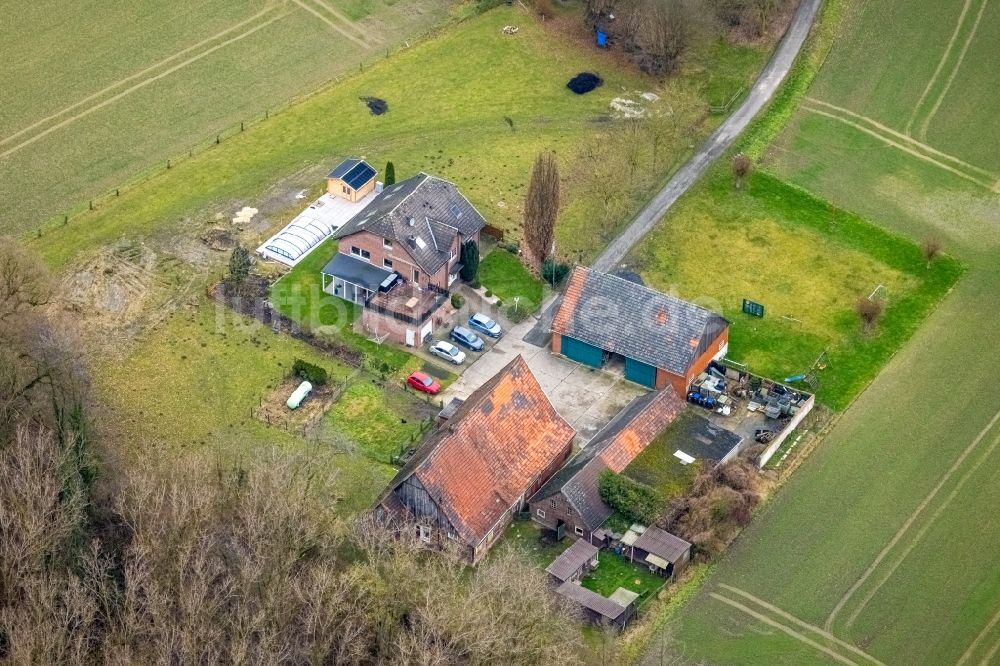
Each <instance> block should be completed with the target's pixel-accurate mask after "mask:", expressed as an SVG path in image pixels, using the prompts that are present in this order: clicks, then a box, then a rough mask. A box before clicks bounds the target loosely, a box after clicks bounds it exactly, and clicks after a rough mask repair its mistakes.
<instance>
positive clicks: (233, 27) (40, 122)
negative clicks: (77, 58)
mask: <svg viewBox="0 0 1000 666" xmlns="http://www.w3.org/2000/svg"><path fill="white" fill-rule="evenodd" d="M275 7H276V5H272V6H270V7H267V8H266V9H263V10H261V11H259V12H257V13H256V14H254V15H253V16H251V17H250V18H247V19H245V20H243V21H240V22H239V23H236V24H234V25H231V26H229V27H228V28H226V29H225V30H222V31H220V32H217V33H215V34H214V35H212V36H211V37H206V38H205V39H203V40H201V41H200V42H198V43H197V44H192V45H191V46H189V47H187V48H185V49H182V50H180V51H178V52H177V53H175V54H173V55H172V56H169V57H167V58H164V59H163V60H161V61H159V62H157V63H155V64H153V65H150V66H149V67H146V68H145V69H142V70H140V71H138V72H136V73H134V74H130V75H128V76H126V77H125V78H124V79H119V80H118V81H115V82H114V83H111V84H109V85H107V86H105V87H104V88H101V89H100V90H98V91H97V92H95V93H91V94H90V95H87V96H86V97H84V98H83V99H81V100H79V101H78V102H75V103H73V104H71V105H69V106H67V107H66V108H65V109H62V110H60V111H57V112H56V113H53V114H51V115H48V116H46V117H44V118H42V119H40V120H37V121H35V122H34V123H32V124H31V125H28V126H27V127H23V128H21V129H19V130H18V131H16V132H14V133H13V134H11V135H10V136H6V137H4V138H2V139H0V146H2V145H4V144H7V143H10V142H11V141H13V140H14V139H16V138H17V137H19V136H21V135H23V134H25V133H27V132H30V131H31V130H33V129H35V128H36V127H38V126H39V125H44V124H45V123H47V122H49V121H50V120H54V119H56V118H58V117H60V116H63V115H66V114H67V113H69V112H70V111H72V110H73V109H76V108H78V107H80V106H82V105H83V104H86V103H87V102H90V101H93V100H95V99H97V98H98V97H100V96H101V95H104V94H106V93H109V92H111V91H112V90H114V89H115V88H118V87H120V86H123V85H125V84H126V83H128V82H129V81H134V80H135V79H138V78H141V77H143V76H144V75H146V74H148V73H150V72H152V71H154V70H156V69H159V68H160V67H162V66H163V65H166V64H167V63H169V62H171V61H173V60H176V59H177V58H180V57H181V56H182V55H184V54H186V53H190V52H191V51H194V50H195V49H198V48H201V47H202V46H204V45H206V44H208V43H210V42H214V41H215V40H216V39H218V38H220V37H224V36H225V35H228V34H229V33H231V32H232V31H234V30H238V29H239V28H242V27H243V26H245V25H246V24H248V23H251V22H253V21H256V20H257V19H259V18H260V17H262V16H264V15H265V14H267V13H268V12H271V11H273V10H274V9H275Z"/></svg>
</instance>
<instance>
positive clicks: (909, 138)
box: [805, 97, 1000, 180]
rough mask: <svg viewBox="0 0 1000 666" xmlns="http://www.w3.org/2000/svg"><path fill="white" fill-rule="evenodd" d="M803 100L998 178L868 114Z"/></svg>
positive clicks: (993, 178)
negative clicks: (864, 114)
mask: <svg viewBox="0 0 1000 666" xmlns="http://www.w3.org/2000/svg"><path fill="white" fill-rule="evenodd" d="M805 101H806V102H810V103H812V104H818V105H820V106H822V107H825V108H827V109H830V110H832V111H835V112H838V113H841V114H843V115H846V116H849V117H851V118H855V119H857V120H860V121H862V122H865V123H868V124H869V125H871V126H872V127H873V128H875V129H878V130H880V131H882V132H885V133H886V134H889V135H891V136H893V137H895V138H897V139H900V140H902V141H905V142H907V143H909V144H910V145H912V146H914V147H915V148H917V149H919V150H923V151H925V152H928V153H931V154H932V155H936V156H937V157H940V158H943V159H946V160H949V161H951V162H953V163H954V164H957V165H958V166H961V167H963V168H966V169H968V170H969V171H974V172H976V173H978V174H980V175H982V176H985V177H987V178H989V179H991V180H997V179H1000V175H997V174H995V173H992V172H990V171H987V170H986V169H983V168H982V167H977V166H976V165H975V164H969V163H968V162H966V161H964V160H962V159H960V158H958V157H955V156H954V155H949V154H948V153H945V152H942V151H940V150H938V149H937V148H934V147H933V146H929V145H927V144H926V143H922V142H920V141H918V140H917V139H914V138H913V137H912V136H910V135H909V134H903V133H902V132H899V131H897V130H894V129H893V128H891V127H889V126H888V125H884V124H882V123H880V122H879V121H877V120H875V119H874V118H869V117H868V116H863V115H861V114H860V113H855V112H854V111H851V110H850V109H845V108H844V107H842V106H837V105H836V104H830V103H829V102H824V101H823V100H821V99H816V98H815V97H806V98H805Z"/></svg>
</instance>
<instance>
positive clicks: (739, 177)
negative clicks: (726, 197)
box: [731, 153, 753, 190]
mask: <svg viewBox="0 0 1000 666" xmlns="http://www.w3.org/2000/svg"><path fill="white" fill-rule="evenodd" d="M731 167H732V170H733V184H734V185H735V186H736V189H738V190H742V189H743V186H744V185H745V184H746V182H747V176H749V175H750V169H752V168H753V162H751V161H750V158H749V157H748V156H747V154H746V153H737V154H736V155H733V161H732V164H731Z"/></svg>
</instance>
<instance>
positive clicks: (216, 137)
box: [215, 134, 219, 145]
mask: <svg viewBox="0 0 1000 666" xmlns="http://www.w3.org/2000/svg"><path fill="white" fill-rule="evenodd" d="M215 145H219V135H218V134H216V135H215Z"/></svg>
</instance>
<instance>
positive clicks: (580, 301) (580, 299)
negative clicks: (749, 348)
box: [552, 266, 729, 375]
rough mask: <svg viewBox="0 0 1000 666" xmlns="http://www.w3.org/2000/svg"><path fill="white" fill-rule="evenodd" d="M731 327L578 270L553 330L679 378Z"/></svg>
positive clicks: (706, 313)
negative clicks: (661, 369) (660, 369)
mask: <svg viewBox="0 0 1000 666" xmlns="http://www.w3.org/2000/svg"><path fill="white" fill-rule="evenodd" d="M728 326H729V322H728V321H726V319H725V318H723V317H722V316H721V315H718V314H716V313H714V312H712V311H711V310H706V309H705V308H703V307H701V306H699V305H695V304H694V303H689V302H687V301H682V300H681V299H679V298H674V297H673V296H668V295H666V294H662V293H660V292H658V291H655V290H653V289H650V288H648V287H644V286H642V285H640V284H636V283H634V282H630V281H629V280H624V279H622V278H620V277H617V276H615V275H609V274H607V273H599V272H597V271H594V270H590V269H589V268H585V267H583V266H578V267H577V268H575V269H574V270H573V273H572V274H571V275H570V278H569V281H568V282H567V285H566V291H565V294H564V295H563V299H562V303H561V304H560V306H559V310H558V312H557V313H556V316H555V319H554V320H553V322H552V330H553V332H555V333H558V334H560V335H566V336H569V337H571V338H576V339H577V340H582V341H583V342H586V343H588V344H591V345H594V346H596V347H600V348H601V349H604V350H605V351H611V352H615V353H617V354H621V355H623V356H626V357H628V358H632V359H635V360H637V361H641V362H643V363H646V364H648V365H652V366H655V367H657V368H663V369H664V370H667V371H669V372H672V373H674V374H676V375H686V374H687V371H688V369H689V368H690V367H691V365H692V363H694V361H695V359H697V358H698V357H699V356H701V354H703V353H704V352H705V351H706V350H707V349H708V346H709V345H710V344H711V343H712V342H713V341H714V340H715V339H716V338H717V337H718V336H719V334H720V333H722V331H724V330H725V329H726V327H728Z"/></svg>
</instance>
